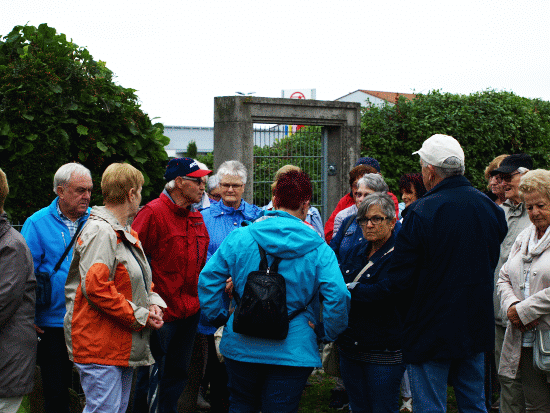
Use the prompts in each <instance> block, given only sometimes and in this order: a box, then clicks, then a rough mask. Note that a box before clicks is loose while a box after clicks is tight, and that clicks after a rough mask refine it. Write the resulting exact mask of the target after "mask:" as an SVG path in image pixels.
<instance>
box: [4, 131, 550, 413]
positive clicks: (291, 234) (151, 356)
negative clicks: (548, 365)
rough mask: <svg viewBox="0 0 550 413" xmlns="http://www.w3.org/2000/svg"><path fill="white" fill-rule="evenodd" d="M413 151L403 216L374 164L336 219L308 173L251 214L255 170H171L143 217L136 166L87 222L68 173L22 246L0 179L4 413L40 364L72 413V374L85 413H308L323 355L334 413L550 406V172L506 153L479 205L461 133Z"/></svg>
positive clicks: (105, 180) (278, 183)
mask: <svg viewBox="0 0 550 413" xmlns="http://www.w3.org/2000/svg"><path fill="white" fill-rule="evenodd" d="M413 155H415V156H418V159H419V169H421V173H409V174H406V175H403V176H402V177H401V179H400V181H399V191H400V195H401V199H402V201H403V202H401V203H399V202H398V199H397V197H396V196H395V195H394V194H392V193H391V192H390V191H389V187H388V185H387V183H386V182H385V180H384V177H383V176H382V174H381V167H380V164H379V163H378V161H376V159H373V158H370V157H363V158H360V159H359V160H358V161H357V163H356V164H355V165H354V167H353V169H352V170H351V171H350V172H349V178H350V179H349V193H346V195H345V196H344V197H343V198H342V199H341V200H340V202H339V203H338V205H337V206H336V208H335V209H334V211H333V212H332V214H331V215H330V218H329V219H328V221H327V222H326V224H325V225H323V222H322V219H321V215H320V213H319V211H318V210H317V209H316V208H315V207H313V206H312V205H311V199H312V184H311V181H310V178H309V176H308V175H307V173H305V172H304V171H302V170H301V169H300V168H299V167H297V166H294V165H284V166H283V167H282V168H281V169H279V170H278V171H277V172H276V173H275V174H274V179H273V184H272V200H271V202H270V203H269V204H268V205H265V206H256V205H253V204H250V203H248V202H247V201H245V200H244V199H243V193H244V190H245V186H246V184H247V179H248V171H247V170H246V168H245V166H244V165H243V164H242V163H241V162H239V161H236V160H229V161H226V162H223V163H222V164H221V165H220V167H219V168H218V170H217V171H216V173H215V174H213V175H212V176H209V175H210V174H211V173H212V171H211V170H209V169H208V168H207V167H206V166H205V165H202V164H200V163H199V162H198V161H196V160H193V159H190V158H175V159H172V160H170V161H169V162H168V165H167V167H166V172H165V175H164V178H165V181H166V185H165V188H164V190H163V191H162V193H160V195H159V197H158V198H156V199H154V200H152V201H150V202H149V203H147V204H146V205H144V206H141V198H142V197H141V191H142V187H143V185H144V182H145V180H144V177H143V175H142V174H141V172H140V171H138V170H137V169H136V168H134V167H133V166H131V165H129V164H122V163H114V164H112V165H110V166H109V167H107V169H106V170H105V171H104V173H103V175H102V179H101V192H102V195H103V203H104V206H93V207H92V208H90V205H89V204H90V199H91V193H92V190H93V183H92V177H91V173H90V171H89V170H88V169H87V168H85V167H84V166H82V165H80V164H78V163H69V164H65V165H63V166H61V167H60V168H59V169H58V171H57V172H56V174H55V176H54V184H53V189H54V192H55V194H56V197H55V199H54V200H53V201H52V202H51V204H50V205H48V206H46V207H45V208H43V209H41V210H40V211H37V212H36V213H35V214H33V215H32V216H31V217H29V218H28V219H27V220H26V221H25V224H24V226H23V228H22V230H21V233H19V232H17V231H16V230H14V229H13V228H12V227H11V226H10V224H9V221H8V219H7V215H6V214H5V213H4V212H3V207H4V202H5V201H6V197H7V195H8V192H9V187H8V181H7V177H6V176H5V174H4V173H3V172H2V171H1V170H0V353H1V354H2V357H1V358H0V412H16V411H17V409H18V407H19V405H20V404H21V401H22V399H23V396H24V395H26V394H28V393H30V392H31V391H32V389H33V376H34V369H35V365H36V364H38V365H39V366H40V373H41V377H42V386H43V391H44V400H45V406H44V411H46V412H48V413H60V412H61V413H68V412H69V390H68V389H69V387H71V377H72V374H73V369H76V371H77V372H78V375H79V378H80V385H81V386H82V389H83V392H84V395H85V403H86V404H85V408H84V412H90V413H91V412H120V413H122V412H126V411H127V409H128V405H129V404H130V403H131V405H132V411H133V412H135V413H140V412H162V413H164V412H167V413H168V412H169V413H175V412H178V411H193V410H194V409H195V407H196V405H197V404H198V405H199V406H200V407H201V408H205V409H210V410H211V411H212V412H263V413H268V412H296V411H297V410H298V406H299V403H300V398H301V395H302V392H303V390H304V388H305V386H306V385H307V382H308V378H309V376H310V375H311V373H312V371H313V369H315V368H320V367H321V365H322V364H321V358H320V347H321V348H322V346H323V345H324V344H327V343H333V344H331V351H334V352H336V353H337V356H338V360H339V361H338V364H339V365H338V367H339V372H340V376H341V377H338V378H337V379H336V385H335V387H334V389H332V398H331V401H330V407H333V408H342V407H344V406H345V405H347V404H349V409H350V411H353V412H354V413H360V412H373V413H374V412H399V411H401V412H409V413H410V412H412V411H415V412H422V413H424V412H427V413H429V412H444V411H446V406H447V386H448V385H450V386H453V387H454V390H455V395H456V400H457V404H458V408H459V410H460V411H461V412H487V411H488V410H489V409H492V408H496V409H499V410H500V412H502V413H523V412H550V386H549V382H550V371H546V370H545V369H544V367H541V365H540V363H538V362H537V359H538V358H539V352H541V354H542V353H543V349H542V348H543V347H544V343H545V340H546V342H548V343H550V270H549V268H550V258H549V256H550V255H549V254H550V252H548V251H549V250H550V235H549V230H548V228H549V227H550V171H546V170H542V169H536V170H534V169H533V161H532V159H531V157H530V156H529V155H527V154H512V155H506V154H503V155H501V156H499V157H497V158H495V159H494V160H492V161H491V162H490V163H489V164H488V166H487V169H486V170H485V177H486V179H487V183H488V186H487V191H485V193H482V192H481V191H478V190H477V189H475V188H473V186H472V185H471V184H470V182H469V181H468V180H467V179H466V178H465V177H464V171H465V157H464V152H463V149H462V147H461V146H460V144H459V142H458V141H457V140H456V139H454V138H453V137H451V136H447V135H433V136H431V137H430V138H428V139H427V140H426V141H424V142H423V144H422V147H421V148H420V149H419V150H418V151H416V152H415V153H414V154H413ZM546 264H549V265H548V266H547V265H546ZM546 350H547V351H549V350H548V349H546ZM543 356H544V354H543V355H542V356H540V357H543ZM546 357H548V355H546ZM493 374H494V375H495V376H496V377H498V388H499V391H498V394H499V397H498V400H493V399H492V396H493V394H492V393H493V390H494V389H495V387H496V386H495V385H494V383H491V379H492V376H493ZM133 382H134V392H133V398H132V400H130V399H131V389H132V383H133ZM207 389H209V393H208V396H209V397H205V396H207ZM182 394H183V395H184V396H185V397H182ZM205 398H208V399H209V401H207V400H206V399H205ZM182 400H184V401H183V402H182ZM400 400H401V405H400V403H399V401H400Z"/></svg>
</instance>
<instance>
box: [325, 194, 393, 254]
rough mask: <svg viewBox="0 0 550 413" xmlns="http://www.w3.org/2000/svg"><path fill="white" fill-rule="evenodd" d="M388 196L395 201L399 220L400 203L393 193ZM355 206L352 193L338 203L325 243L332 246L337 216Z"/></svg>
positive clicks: (328, 226)
mask: <svg viewBox="0 0 550 413" xmlns="http://www.w3.org/2000/svg"><path fill="white" fill-rule="evenodd" d="M388 195H389V196H391V199H393V203H394V204H395V216H396V217H397V218H398V219H399V201H398V200H397V197H396V196H395V195H394V194H392V193H391V192H388ZM353 204H355V200H354V199H353V197H352V196H351V193H350V192H348V193H347V194H346V195H344V196H343V197H342V198H341V199H340V201H338V205H336V208H334V211H332V214H330V217H329V219H328V221H327V223H326V224H325V241H326V242H327V244H330V240H331V239H332V237H333V236H334V219H335V218H336V215H337V214H338V212H340V211H341V210H343V209H346V208H349V207H350V206H352V205H353Z"/></svg>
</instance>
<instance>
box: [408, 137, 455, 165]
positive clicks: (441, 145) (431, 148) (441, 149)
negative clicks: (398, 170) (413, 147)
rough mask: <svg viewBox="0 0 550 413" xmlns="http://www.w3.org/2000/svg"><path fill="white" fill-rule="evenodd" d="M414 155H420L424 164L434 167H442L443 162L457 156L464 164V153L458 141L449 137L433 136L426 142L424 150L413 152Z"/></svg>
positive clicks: (423, 145) (423, 146)
mask: <svg viewBox="0 0 550 413" xmlns="http://www.w3.org/2000/svg"><path fill="white" fill-rule="evenodd" d="M413 155H420V158H422V160H423V161H424V162H427V163H428V164H430V165H433V166H442V165H443V162H444V161H445V160H446V159H448V158H450V157H452V156H456V157H457V158H458V159H460V160H461V161H462V163H464V151H463V150H462V147H461V146H460V144H459V143H458V141H457V140H456V139H455V138H453V137H452V136H449V135H440V134H437V135H432V136H430V137H429V138H428V139H426V140H425V141H424V143H423V144H422V148H420V149H419V150H418V151H416V152H413Z"/></svg>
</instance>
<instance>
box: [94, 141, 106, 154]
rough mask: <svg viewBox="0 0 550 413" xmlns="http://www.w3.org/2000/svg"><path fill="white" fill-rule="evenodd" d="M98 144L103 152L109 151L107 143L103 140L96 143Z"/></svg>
mask: <svg viewBox="0 0 550 413" xmlns="http://www.w3.org/2000/svg"><path fill="white" fill-rule="evenodd" d="M96 146H97V147H98V149H99V150H100V151H101V152H107V149H109V148H107V146H105V144H104V143H103V142H98V143H96Z"/></svg>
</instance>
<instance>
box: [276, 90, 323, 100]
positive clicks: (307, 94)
mask: <svg viewBox="0 0 550 413" xmlns="http://www.w3.org/2000/svg"><path fill="white" fill-rule="evenodd" d="M316 92H317V89H283V90H282V91H281V97H282V98H290V99H316Z"/></svg>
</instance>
